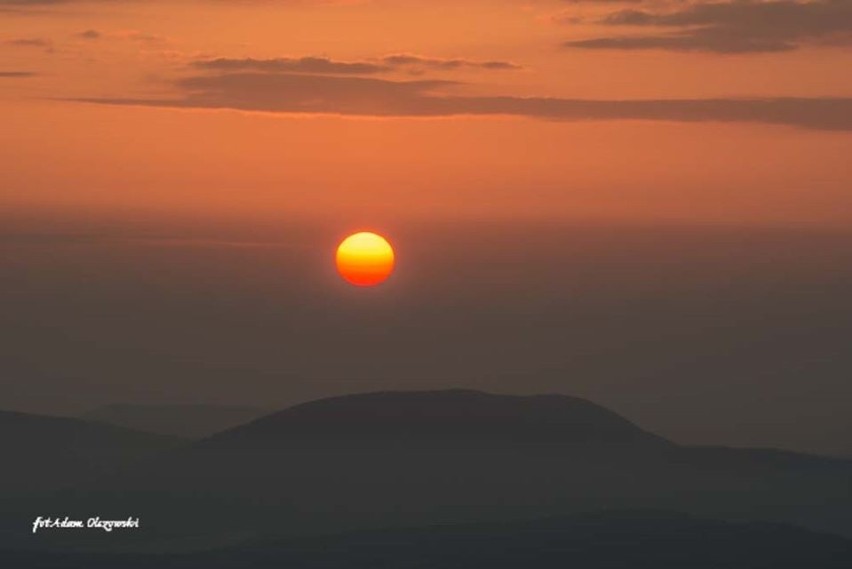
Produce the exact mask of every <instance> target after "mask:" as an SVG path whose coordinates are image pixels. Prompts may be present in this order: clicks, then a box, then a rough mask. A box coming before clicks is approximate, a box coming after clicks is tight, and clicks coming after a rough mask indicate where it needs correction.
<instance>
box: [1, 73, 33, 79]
mask: <svg viewBox="0 0 852 569" xmlns="http://www.w3.org/2000/svg"><path fill="white" fill-rule="evenodd" d="M26 77H35V73H33V72H32V71H0V78H3V79H19V78H26Z"/></svg>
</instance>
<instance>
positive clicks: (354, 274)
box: [336, 231, 395, 287]
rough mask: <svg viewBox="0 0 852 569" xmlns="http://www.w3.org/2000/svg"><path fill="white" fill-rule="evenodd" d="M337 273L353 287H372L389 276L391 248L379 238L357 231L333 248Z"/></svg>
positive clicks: (379, 236) (392, 259)
mask: <svg viewBox="0 0 852 569" xmlns="http://www.w3.org/2000/svg"><path fill="white" fill-rule="evenodd" d="M336 261H337V271H338V272H339V273H340V276H341V277H343V279H344V280H346V282H348V283H350V284H353V285H355V286H363V287H368V286H376V285H378V284H381V283H383V282H384V281H386V280H387V278H388V277H389V276H390V275H391V273H393V269H394V264H395V257H394V252H393V247H391V244H390V243H389V242H388V240H387V239H385V238H384V237H382V236H381V235H377V234H375V233H370V232H366V231H365V232H361V233H355V234H354V235H350V236H349V237H347V238H346V239H344V240H343V242H342V243H341V244H340V245H339V246H338V247H337V256H336Z"/></svg>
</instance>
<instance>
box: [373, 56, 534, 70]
mask: <svg viewBox="0 0 852 569" xmlns="http://www.w3.org/2000/svg"><path fill="white" fill-rule="evenodd" d="M382 62H384V63H385V64H387V65H389V66H391V67H414V68H418V67H419V68H428V69H439V70H444V71H446V70H454V69H462V68H473V69H488V70H498V71H500V70H512V69H521V66H520V65H518V64H516V63H512V62H509V61H474V60H470V59H441V58H436V57H422V56H419V55H412V54H409V53H398V54H394V55H387V56H385V57H383V58H382Z"/></svg>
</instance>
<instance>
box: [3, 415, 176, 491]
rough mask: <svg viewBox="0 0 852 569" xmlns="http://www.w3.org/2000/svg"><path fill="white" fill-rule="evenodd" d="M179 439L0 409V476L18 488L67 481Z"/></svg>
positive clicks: (112, 466)
mask: <svg viewBox="0 0 852 569" xmlns="http://www.w3.org/2000/svg"><path fill="white" fill-rule="evenodd" d="M180 442H182V440H181V439H178V438H176V437H170V436H165V435H158V434H152V433H145V432H140V431H134V430H131V429H126V428H123V427H117V426H114V425H100V424H97V423H91V422H89V421H84V420H82V419H74V418H69V417H53V416H49V415H34V414H30V413H19V412H15V411H0V456H2V461H3V467H2V468H0V482H3V483H4V484H6V485H7V487H10V486H8V485H11V489H12V490H14V491H16V492H20V491H22V490H27V489H41V488H43V487H54V486H57V485H68V484H71V483H73V482H74V481H79V480H83V479H86V478H88V477H91V476H93V475H95V474H98V473H99V472H101V471H103V470H106V469H112V468H115V467H117V466H119V465H121V464H123V463H125V462H127V461H131V460H136V459H139V458H142V457H144V456H150V455H151V454H155V453H157V452H159V451H162V450H165V449H167V448H171V447H174V446H175V445H177V444H179V443H180Z"/></svg>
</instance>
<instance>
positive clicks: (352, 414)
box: [203, 389, 669, 448]
mask: <svg viewBox="0 0 852 569" xmlns="http://www.w3.org/2000/svg"><path fill="white" fill-rule="evenodd" d="M294 437H311V438H334V439H336V440H338V441H339V440H341V439H342V440H351V439H370V440H408V441H411V440H424V439H436V440H441V441H448V440H450V441H458V442H463V441H475V442H477V443H478V444H481V443H483V442H486V441H488V440H493V441H494V442H499V443H512V442H517V443H543V444H555V443H565V444H637V443H654V444H669V443H668V442H667V441H666V440H665V439H663V438H662V437H659V436H657V435H654V434H652V433H649V432H647V431H644V430H642V429H640V428H639V427H637V426H636V425H634V424H633V423H631V422H630V421H628V420H626V419H624V418H623V417H621V416H619V415H617V414H616V413H613V412H612V411H609V410H607V409H605V408H603V407H601V406H599V405H596V404H594V403H591V402H589V401H586V400H583V399H579V398H576V397H569V396H565V395H531V396H516V395H497V394H491V393H484V392H480V391H472V390H461V389H456V390H445V391H411V392H392V391H388V392H377V393H365V394H358V395H346V396H340V397H332V398H328V399H321V400H318V401H312V402H309V403H303V404H300V405H296V406H294V407H290V408H289V409H285V410H283V411H280V412H278V413H274V414H272V415H268V416H266V417H262V418H260V419H258V420H256V421H253V422H251V423H249V424H247V425H244V426H241V427H237V428H235V429H231V430H229V431H227V432H224V433H221V434H219V435H215V436H213V437H211V438H210V439H208V440H206V441H204V442H203V446H207V447H210V446H213V447H217V446H221V447H232V448H233V447H243V448H245V447H246V446H257V445H264V444H275V443H276V442H278V441H281V440H286V439H292V438H294Z"/></svg>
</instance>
